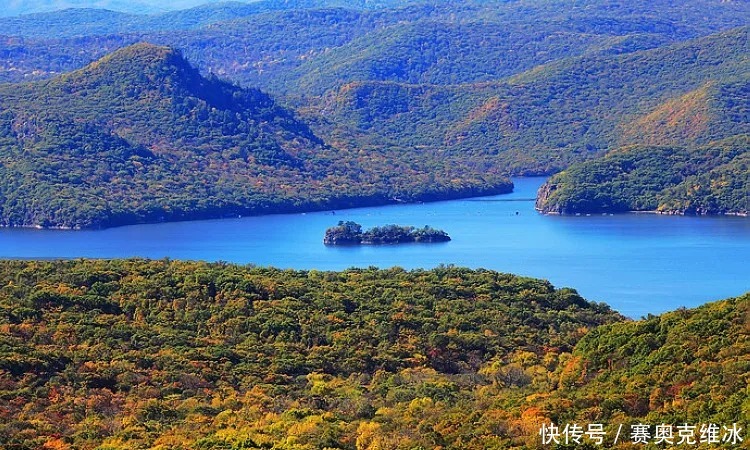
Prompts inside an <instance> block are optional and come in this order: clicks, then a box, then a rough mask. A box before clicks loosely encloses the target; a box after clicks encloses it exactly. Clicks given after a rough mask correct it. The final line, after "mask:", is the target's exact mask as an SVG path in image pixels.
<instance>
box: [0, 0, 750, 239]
mask: <svg viewBox="0 0 750 450" xmlns="http://www.w3.org/2000/svg"><path fill="white" fill-rule="evenodd" d="M341 6H342V2H336V1H325V0H320V1H316V0H309V1H304V0H299V1H295V2H287V1H272V0H269V1H262V2H257V3H252V4H242V3H226V4H217V5H209V6H203V7H198V8H194V9H190V10H185V11H179V12H170V13H165V14H162V15H158V16H135V15H127V14H122V13H115V12H111V11H101V10H68V11H62V12H56V13H50V14H40V15H31V16H24V17H20V18H7V19H0V29H2V30H4V32H5V33H6V34H8V36H7V37H4V38H2V39H0V79H1V80H5V81H13V82H19V81H31V80H44V79H48V78H50V77H58V78H57V80H58V81H56V82H50V83H52V84H49V85H46V84H43V83H42V84H35V85H33V86H36V87H34V88H28V87H24V88H22V89H20V91H24V89H32V90H35V92H36V94H35V95H36V96H37V97H38V98H44V97H45V96H46V95H47V94H48V91H49V88H48V86H53V85H56V84H55V83H61V82H62V81H61V80H69V79H70V76H69V75H63V76H61V77H60V74H61V73H65V72H69V71H71V70H77V69H80V68H81V67H83V66H85V65H86V64H90V63H91V62H92V61H94V60H96V59H98V58H102V57H105V56H106V55H107V54H109V53H111V52H113V51H116V50H117V49H119V48H122V47H126V46H128V45H132V44H134V43H136V42H141V41H148V42H152V43H154V44H155V45H159V46H169V47H171V48H175V49H177V50H179V52H180V54H181V55H184V57H185V58H187V59H188V60H190V61H191V62H193V63H195V64H196V67H197V69H198V70H199V71H200V72H201V73H202V76H203V77H207V78H206V79H207V80H212V79H214V77H215V76H219V77H221V78H225V79H228V80H230V81H231V82H234V83H237V84H239V85H241V86H247V87H253V89H256V88H258V89H261V90H262V91H263V92H265V93H268V95H270V96H272V97H273V99H274V100H271V99H270V97H268V101H269V102H273V103H274V105H276V103H278V104H281V105H284V108H282V109H284V110H285V111H287V112H286V113H285V114H287V115H288V116H289V117H294V120H295V121H297V122H296V125H294V128H295V130H301V129H302V127H304V128H305V129H306V130H307V131H306V133H308V134H307V136H308V138H307V139H308V140H309V142H318V143H319V144H316V145H320V146H321V147H320V148H321V149H325V150H318V151H313V150H311V149H308V153H305V152H302V156H299V157H298V156H297V155H296V154H295V155H292V156H294V157H295V158H296V159H295V161H296V162H295V164H297V165H296V166H290V167H293V169H291V170H295V171H297V170H302V169H304V170H305V171H307V172H305V173H306V175H303V176H302V178H300V180H304V181H300V183H301V184H299V185H298V186H300V189H301V186H303V185H304V184H305V183H309V182H310V180H311V179H313V178H314V177H322V178H323V179H327V178H326V177H330V176H331V173H333V172H336V173H338V174H339V175H341V176H343V177H344V179H346V180H347V181H346V182H345V185H346V186H347V187H351V190H348V191H347V196H346V198H347V199H349V200H347V201H345V202H340V201H339V200H333V198H332V197H330V196H328V195H327V194H326V195H322V194H321V195H322V197H325V198H326V199H327V200H314V201H312V200H311V198H312V197H310V198H307V197H305V196H303V197H305V199H304V200H300V198H301V197H298V196H296V195H297V194H298V193H300V192H302V191H301V190H300V189H291V191H293V192H295V194H289V195H292V197H294V198H295V199H296V200H294V201H293V202H292V203H294V202H298V203H295V204H296V205H297V206H295V208H300V209H304V208H308V207H311V205H317V207H320V208H322V207H325V206H323V205H334V204H341V205H345V204H352V205H355V204H361V203H358V202H371V203H372V202H374V203H378V202H384V201H387V200H388V199H389V198H399V199H406V200H408V199H431V198H446V197H453V196H459V195H465V194H475V193H477V192H496V191H497V190H498V189H503V187H502V186H505V183H506V181H504V178H503V175H539V174H553V173H557V172H560V171H563V170H565V169H567V168H569V167H570V168H580V169H576V170H580V171H582V172H581V173H586V172H587V171H588V170H593V168H594V167H595V165H588V163H586V161H589V160H596V161H603V160H598V159H597V158H600V157H602V156H604V155H607V154H610V153H611V154H614V155H622V154H624V153H623V152H620V151H619V150H618V149H619V148H620V147H626V148H640V149H646V150H639V151H636V152H633V153H627V154H628V155H631V156H633V157H635V155H650V154H652V153H653V152H654V151H656V150H648V149H655V148H657V147H669V148H673V149H675V151H678V150H676V149H680V150H679V152H680V154H682V155H685V157H686V158H688V159H690V158H692V157H693V156H695V155H698V154H700V152H701V149H704V148H706V146H713V147H712V148H716V147H717V146H718V147H719V148H723V146H724V145H725V144H726V143H727V142H734V143H737V142H744V141H743V140H742V139H743V136H745V135H748V133H750V130H748V122H749V120H748V116H747V98H748V95H747V80H748V75H749V74H750V60H749V59H748V56H747V43H748V42H749V41H750V39H749V38H748V31H749V30H750V27H748V26H747V23H748V18H750V6H749V5H748V3H747V2H731V1H730V2H724V1H718V0H698V1H695V2H690V3H689V4H675V3H674V2H669V1H665V0H655V1H645V0H636V1H633V2H628V3H617V4H615V3H610V2H603V1H595V0H581V1H579V2H575V3H574V4H568V3H566V4H565V5H564V6H565V7H563V5H562V3H560V2H541V1H532V0H528V1H518V2H507V1H499V0H498V1H484V2H480V1H467V2H460V3H456V2H447V1H434V2H429V3H418V2H396V1H394V2H377V3H373V2H357V3H354V4H352V3H347V5H346V6H347V7H345V8H344V7H341ZM118 54H119V55H120V57H121V58H122V57H124V56H123V54H122V53H118ZM126 54H127V52H126ZM105 61H106V59H105ZM122 65H123V66H125V65H127V64H126V63H123V64H122ZM135 66H136V67H137V66H138V64H137V63H135ZM196 76H197V75H196ZM133 80H136V78H133ZM133 80H131V81H128V83H130V82H135V81H133ZM141 81H142V80H141ZM138 82H140V81H138ZM206 82H208V81H206ZM122 83H123V80H118V79H117V77H113V78H111V79H109V80H108V81H107V84H108V85H118V84H122ZM99 87H100V86H99V85H97V86H96V87H92V89H94V90H96V89H98V88H99ZM4 89H6V90H7V92H16V91H19V88H17V87H6V88H4ZM233 89H234V88H233ZM62 92H63V91H59V93H58V94H55V95H58V96H59V98H61V99H63V98H66V95H65V94H62ZM253 92H256V91H253ZM179 95H183V93H179V94H175V96H179ZM191 95H192V96H196V95H197V93H195V92H193V93H192V94H191ZM254 95H255V94H254ZM257 95H261V94H260V93H258V94H257ZM262 95H266V94H262ZM99 97H100V96H98V95H91V96H89V97H88V98H89V99H90V100H91V101H94V100H96V99H98V98H99ZM188 97H190V95H188ZM264 98H265V97H264ZM14 99H16V97H15V96H13V95H9V96H8V98H7V99H4V101H3V104H4V105H5V106H4V108H5V109H7V110H14V109H15V110H19V108H20V110H23V109H24V108H27V107H26V106H25V104H24V106H23V107H19V106H18V105H15V104H14V102H15V100H14ZM56 101H57V100H56ZM61 101H62V100H61ZM65 101H68V100H65ZM179 101H182V100H179ZM22 104H23V103H22ZM87 106H89V105H87ZM152 106H153V104H150V105H142V104H138V105H134V106H133V108H132V111H133V112H138V113H139V114H141V113H143V111H142V110H141V108H144V107H146V108H151V107H152ZM274 107H277V106H274ZM94 109H96V108H94ZM106 116H107V113H106V112H105V113H103V117H106ZM160 117H165V119H164V120H166V121H167V123H172V122H173V121H175V120H177V118H176V117H178V116H170V117H167V116H164V115H163V116H160ZM65 120H69V119H65ZM73 122H76V120H73ZM201 126H203V127H205V130H206V131H205V136H211V135H212V133H211V132H209V131H208V129H209V128H210V127H211V125H210V124H201ZM141 131H142V130H138V132H137V133H136V134H134V135H133V136H139V137H142V136H151V137H152V138H153V139H154V140H158V139H157V136H156V134H148V133H146V134H143V133H141ZM113 132H114V134H115V135H117V136H119V137H123V138H124V139H126V140H128V142H131V140H132V139H131V138H130V137H128V136H126V135H125V134H124V133H123V132H122V130H114V131H113ZM181 132H182V131H181V129H180V128H176V129H174V130H173V133H174V134H173V135H172V136H171V137H169V138H168V139H171V140H173V141H175V142H176V141H179V139H181V137H180V133H181ZM157 134H158V133H157ZM214 134H215V133H214ZM162 137H163V136H162ZM231 142H234V143H233V144H231V145H239V144H237V143H236V142H238V141H231ZM243 142H244V141H243ZM140 144H141V145H144V146H145V147H147V148H150V147H152V146H153V145H154V142H151V141H148V142H141V143H140ZM217 145H218V147H222V146H221V144H217ZM243 145H244V144H243ZM275 145H277V146H278V147H279V148H285V145H286V144H284V143H283V142H281V140H279V141H277V142H276V144H275ZM731 145H732V146H735V144H731ZM632 146H635V147H632ZM222 148H223V147H222ZM254 148H256V151H260V150H257V149H260V148H264V149H265V144H263V145H259V146H255V147H254ZM733 148H734V147H733ZM243 151H246V150H243ZM269 151H270V153H268V152H269ZM275 152H276V150H273V149H271V150H268V149H265V150H263V151H262V152H261V153H263V154H272V155H276V156H278V155H277V154H276V153H275ZM282 153H283V152H282ZM657 153H658V152H657ZM313 154H315V155H327V156H326V158H322V159H321V158H320V157H317V156H316V157H310V155H313ZM279 155H280V154H279ZM691 155H693V156H691ZM276 156H274V157H273V158H276ZM631 156H629V158H630V157H631ZM737 156H738V155H737ZM273 158H272V159H273ZM281 160H284V158H281V159H278V160H277V159H274V161H281ZM647 160H648V158H647ZM712 161H713V160H712ZM739 161H743V160H742V159H741V158H740V160H739ZM715 162H717V164H718V163H720V164H718V165H717V166H715V167H714V166H711V167H708V166H705V165H702V166H701V165H696V167H704V168H706V169H707V170H714V169H716V170H728V172H722V173H724V175H726V176H729V173H737V174H738V176H739V177H740V178H742V174H743V172H742V171H743V169H742V167H744V166H742V165H740V166H736V167H735V166H731V167H729V168H727V167H725V166H724V164H727V163H729V161H725V160H724V159H722V158H719V159H716V160H715ZM577 164H582V165H580V166H578V165H577ZM592 164H597V163H592ZM731 164H734V163H731ZM269 167H275V166H274V165H273V164H271V165H270V166H269ZM334 167H335V169H334ZM720 167H721V168H720ZM365 168H366V170H365ZM332 171H333V172H332ZM270 174H271V176H272V178H279V179H285V177H286V176H287V175H288V174H287V173H285V172H283V171H279V170H277V169H274V170H273V171H271V172H270ZM363 174H364V175H363ZM386 174H387V175H386ZM699 175H701V176H710V175H706V174H703V173H699V172H681V175H680V177H681V178H679V179H675V180H673V182H670V183H668V184H666V185H664V186H663V188H664V189H671V188H673V187H675V186H676V185H679V184H680V183H682V182H683V181H686V180H689V179H690V180H691V178H690V177H692V176H699ZM309 177H313V178H309ZM363 177H364V178H363ZM328 179H330V178H328ZM571 179H573V178H571ZM352 180H356V181H352ZM560 180H562V179H560ZM611 181H612V179H606V180H602V183H604V182H611ZM641 182H650V181H648V180H643V179H641V180H639V181H638V183H641ZM282 184H284V185H286V186H288V185H289V183H282ZM311 185H312V186H317V185H316V184H315V183H312V184H311ZM729 185H730V186H736V184H735V183H730V184H729ZM332 186H333V185H332V184H329V185H328V186H327V187H325V188H321V189H322V191H321V192H326V193H328V192H329V190H330V189H333V187H332ZM660 186H661V185H660ZM599 189H605V187H604V184H601V185H597V186H591V189H589V190H587V191H586V192H592V193H593V194H592V195H601V193H600V191H599ZM654 189H655V187H654ZM282 190H283V189H282ZM313 190H314V189H313ZM333 190H336V189H333ZM339 191H340V190H339ZM569 191H570V190H565V189H562V190H559V191H558V194H556V195H561V194H562V193H563V192H569ZM573 191H575V192H578V193H580V192H582V191H581V190H578V189H574V190H573ZM274 192H275V193H274ZM267 194H268V195H269V199H273V200H269V201H271V203H274V204H275V205H277V206H274V207H273V208H271V207H268V208H270V209H272V210H276V209H277V207H278V208H280V210H286V209H287V208H289V207H291V206H289V205H290V204H287V203H285V202H286V200H284V201H282V200H280V198H286V197H284V196H286V195H287V194H288V193H287V192H285V193H284V194H283V195H281V197H280V196H279V195H280V190H279V189H276V190H275V191H273V190H271V191H268V192H267ZM305 195H306V194H305ZM316 195H317V194H316ZM691 195H693V194H691ZM742 195H743V193H742V192H740V193H737V194H734V195H733V196H732V198H731V199H730V198H728V197H727V198H725V200H723V201H721V202H719V203H716V202H713V203H711V202H708V203H711V204H712V205H715V206H712V207H704V206H695V207H693V206H688V203H687V202H685V201H680V202H676V203H675V202H671V201H670V202H666V200H665V202H666V203H663V204H662V203H659V202H656V203H655V202H654V201H648V202H645V203H643V205H641V206H637V205H634V204H631V205H629V206H627V208H626V206H625V205H624V204H619V203H618V205H619V206H618V207H617V208H605V209H606V210H607V211H609V210H611V209H612V210H617V211H619V210H625V209H643V208H647V209H650V208H651V207H654V208H658V209H663V210H665V211H666V210H669V211H671V212H691V211H692V212H704V211H705V212H717V213H720V212H737V213H741V212H742V211H741V210H739V209H737V208H736V207H735V206H731V207H730V206H729V205H737V204H739V202H741V201H738V200H737V198H741V197H742ZM198 197H199V196H198V194H196V197H195V199H197V198H198ZM334 197H335V196H334ZM669 197H670V198H672V194H670V195H669ZM725 197H726V196H725ZM554 198H555V197H554V196H552V197H545V200H543V202H542V203H540V209H542V210H545V211H557V212H592V211H595V210H596V211H598V209H596V208H593V206H592V208H593V209H592V210H589V209H588V207H585V208H583V209H580V210H579V209H575V208H574V209H570V208H568V207H567V206H559V205H560V204H557V203H556V204H555V205H554V206H553V205H552V204H551V203H549V204H548V203H546V202H547V200H549V199H554ZM357 199H358V200H357ZM364 199H369V200H364ZM665 199H666V197H665ZM652 200H653V199H652ZM703 200H705V199H703ZM703 200H701V201H699V202H698V203H701V204H703V205H707V204H708V203H707V202H706V201H703ZM241 202H242V203H243V204H247V202H246V199H245V198H244V197H243V199H242V201H241ZM278 202H281V203H278ZM595 203H596V202H578V203H577V204H578V205H579V206H580V205H594V204H595ZM120 204H123V203H122V202H120ZM282 204H284V205H287V206H284V207H281V206H279V205H282ZM564 204H565V205H567V204H568V203H564ZM690 204H691V205H697V203H694V202H693V203H690ZM639 205H640V204H639ZM634 206H637V207H634ZM16 207H17V208H21V207H20V206H16ZM211 208H213V207H208V209H206V208H203V210H211ZM21 209H23V208H21ZM183 209H184V208H183ZM188 209H190V208H188ZM235 209H236V208H235ZM235 209H233V208H229V210H231V211H234V210H235ZM240 209H242V208H240ZM229 210H225V209H223V208H218V209H216V210H215V211H214V214H216V213H217V211H222V213H227V211H229ZM245 211H246V212H250V211H255V210H254V209H252V208H250V209H246V210H245ZM183 216H184V217H190V216H191V214H183ZM155 217H159V218H163V219H164V220H169V217H175V218H177V217H181V216H180V215H174V216H172V215H169V214H168V215H164V214H162V213H159V214H157V215H154V216H152V215H148V214H146V215H138V216H137V218H132V219H129V220H138V221H142V220H154V218H155ZM37 222H38V221H34V220H30V219H29V218H28V217H26V218H25V219H24V220H21V221H20V222H19V221H18V220H15V219H14V220H13V221H8V220H6V223H8V224H10V223H14V224H15V223H23V224H32V223H33V224H37ZM84 222H85V221H84ZM115 222H118V221H115ZM45 223H46V222H45ZM52 223H56V222H55V221H52ZM94 223H96V224H98V225H94ZM104 223H106V221H102V220H98V221H94V222H92V223H90V224H88V225H93V226H102V225H103V224H104ZM88 225H86V226H88Z"/></svg>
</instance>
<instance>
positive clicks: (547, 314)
mask: <svg viewBox="0 0 750 450" xmlns="http://www.w3.org/2000/svg"><path fill="white" fill-rule="evenodd" d="M0 286H2V288H0V331H1V332H0V417H2V420H0V447H2V448H9V449H10V448H12V449H17V450H27V449H28V450H31V449H39V448H57V449H73V448H76V449H77V448H85V449H89V448H90V449H94V448H99V449H123V450H124V449H132V448H169V449H175V450H180V449H185V450H186V449H209V450H214V449H215V450H219V449H227V448H238V449H255V448H283V449H295V450H316V449H322V448H335V449H343V450H355V449H357V450H360V449H369V450H376V449H390V448H444V449H456V450H457V449H468V450H479V449H488V448H498V449H500V448H502V449H512V448H519V449H520V448H541V447H542V445H541V441H540V437H539V428H540V426H541V424H543V423H544V424H549V423H550V422H555V423H557V424H558V425H560V426H564V425H565V424H566V423H584V424H585V423H603V424H605V426H606V431H607V432H608V433H609V437H608V438H607V442H610V443H611V441H612V440H613V439H614V435H615V433H616V431H617V427H618V426H619V425H622V426H623V427H624V429H625V430H630V424H636V423H647V424H652V425H653V424H662V423H665V424H673V425H675V426H676V425H682V424H684V423H688V424H703V423H706V424H708V423H716V424H720V425H729V426H731V424H732V423H737V424H738V425H739V426H740V427H742V428H743V429H744V430H746V429H747V425H748V424H747V417H748V409H747V408H748V405H747V392H746V390H747V382H748V379H747V377H748V373H750V366H748V364H750V362H748V360H747V355H748V352H749V351H750V348H748V345H750V336H748V328H747V318H748V314H749V313H750V310H748V307H749V306H750V296H748V295H745V296H743V297H740V298H737V299H730V300H725V301H721V302H716V303H712V304H709V305H706V306H703V307H700V308H697V309H695V310H680V311H676V312H673V313H668V314H664V315H663V316H660V317H649V318H647V319H644V320H641V321H637V322H632V321H628V320H625V319H624V318H623V317H621V316H619V315H618V314H616V313H615V312H613V311H611V310H610V309H609V308H608V307H606V306H605V305H602V304H595V303H590V302H587V301H586V300H584V299H582V298H581V297H580V296H578V295H577V294H576V293H575V291H573V290H571V289H555V288H553V287H552V286H551V285H550V284H549V283H548V282H545V281H542V280H536V279H531V278H525V277H517V276H513V275H507V274H500V273H496V272H492V271H487V270H469V269H462V268H455V267H438V268H436V269H433V270H416V271H411V272H407V271H404V270H402V269H398V268H393V269H388V270H377V269H350V270H347V271H344V272H320V271H303V272H299V271H289V270H286V271H284V270H277V269H267V268H251V267H239V266H235V265H229V264H207V263H193V262H174V261H144V260H125V261H83V260H81V261H65V262H53V261H46V262H34V261H3V262H0ZM697 436H698V435H697V431H696V439H697ZM743 436H746V434H743ZM625 442H626V443H625V444H624V446H622V447H621V448H631V447H629V445H630V444H628V443H627V442H628V439H625ZM592 448H593V446H592ZM707 448H708V447H707Z"/></svg>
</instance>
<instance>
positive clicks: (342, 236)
mask: <svg viewBox="0 0 750 450" xmlns="http://www.w3.org/2000/svg"><path fill="white" fill-rule="evenodd" d="M450 240H451V238H450V236H448V233H446V232H445V231H443V230H436V229H434V228H432V227H429V226H425V227H424V228H415V227H403V226H399V225H385V226H382V227H374V228H370V229H369V230H367V231H362V225H360V224H358V223H356V222H352V221H347V222H344V221H339V224H338V225H337V226H335V227H331V228H329V229H327V230H326V235H325V237H324V238H323V243H324V244H325V245H379V244H406V243H410V242H424V243H433V242H448V241H450Z"/></svg>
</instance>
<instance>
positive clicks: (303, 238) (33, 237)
mask: <svg viewBox="0 0 750 450" xmlns="http://www.w3.org/2000/svg"><path fill="white" fill-rule="evenodd" d="M514 182H515V184H516V189H515V192H514V193H512V194H508V195H499V196H493V197H483V198H474V199H465V200H455V201H446V202H437V203H426V204H412V205H393V206H383V207H373V208H360V209H352V210H345V211H335V213H334V212H331V211H329V212H321V213H307V214H287V215H274V216H262V217H247V218H237V219H222V220H208V221H196V222H179V223H165V224H154V225H136V226H128V227H121V228H113V229H108V230H95V231H59V230H31V229H2V230H0V258H74V257H90V258H123V257H135V256H138V257H148V258H164V257H169V258H173V259H200V260H208V261H219V260H221V261H230V262H236V263H243V264H244V263H252V264H255V265H264V266H266V265H271V266H276V267H282V268H294V269H313V268H314V269H321V270H341V269H345V268H348V267H367V266H378V267H392V266H401V267H404V268H431V267H435V266H437V265H439V264H455V265H459V266H467V267H472V268H478V267H484V268H488V269H494V270H498V271H502V272H511V273H516V274H521V275H528V276H533V277H539V278H545V279H548V280H550V281H552V282H553V283H554V284H555V285H556V286H558V287H563V286H568V287H573V288H575V289H577V290H578V292H579V293H581V295H583V296H584V297H586V298H587V299H589V300H594V301H601V302H606V303H608V304H609V305H611V306H612V307H614V308H615V309H617V310H618V311H620V312H622V313H623V314H625V315H628V316H630V317H634V318H638V317H640V316H644V315H646V314H649V313H652V314H658V313H661V312H664V311H669V310H673V309H676V308H678V307H680V306H686V307H693V306H697V305H699V304H702V303H705V302H707V301H710V300H718V299H722V298H726V297H731V296H736V295H740V294H743V293H745V292H747V291H750V220H749V219H746V218H733V217H682V216H662V215H656V214H625V215H616V216H591V217H586V216H581V217H561V216H542V215H540V214H538V213H537V212H536V211H535V210H534V196H535V195H536V190H537V189H538V187H539V186H540V185H541V184H542V183H543V182H544V178H520V179H514ZM339 220H353V221H356V222H358V223H360V224H362V225H363V227H364V228H369V227H371V226H376V225H385V224H391V223H395V224H399V225H414V226H423V225H430V226H433V227H435V228H440V229H443V230H445V231H447V232H448V234H450V235H451V237H452V238H453V240H452V241H451V242H448V243H443V244H407V245H398V246H378V247H372V246H361V247H326V246H324V245H323V243H322V241H323V235H324V233H325V230H326V228H328V227H330V226H333V225H336V224H337V223H338V221H339Z"/></svg>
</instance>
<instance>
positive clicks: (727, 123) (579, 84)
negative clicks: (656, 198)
mask: <svg viewBox="0 0 750 450" xmlns="http://www.w3.org/2000/svg"><path fill="white" fill-rule="evenodd" d="M749 30H750V29H749V28H747V27H743V28H737V29H733V30H729V31H726V32H722V33H718V34H715V35H711V36H707V37H703V38H699V39H695V40H690V41H687V42H680V43H677V44H673V45H669V46H666V47H660V48H655V49H651V50H643V51H637V52H630V53H625V54H617V55H602V54H592V55H585V56H581V57H577V58H567V59H563V60H561V61H557V62H554V63H550V64H546V65H542V66H539V67H535V68H534V69H531V70H528V71H526V72H524V73H521V74H518V75H515V76H513V77H511V78H509V79H506V80H503V81H498V82H487V83H468V84H466V83H465V84H458V85H434V84H408V83H400V82H382V81H363V82H351V83H348V84H345V85H343V86H342V87H340V88H338V89H333V90H332V91H330V92H329V93H328V94H326V95H324V96H323V97H321V98H320V99H319V100H311V101H312V102H313V103H315V104H317V105H318V106H317V107H318V108H321V109H326V110H327V111H332V112H333V113H332V114H329V115H327V116H326V117H325V120H323V121H322V122H321V123H320V124H319V125H318V130H319V132H320V133H321V134H322V135H333V136H337V137H338V136H345V137H348V138H349V139H351V141H352V142H355V143H359V145H365V144H364V143H369V144H370V145H384V146H396V145H404V146H415V147H416V146H430V147H439V148H447V149H449V151H451V152H453V153H455V154H461V155H464V156H465V157H470V156H471V157H474V158H484V159H485V160H486V161H488V164H491V165H499V166H501V167H505V168H507V169H508V170H509V171H510V172H511V173H516V174H530V173H531V174H539V173H544V174H546V173H552V172H557V171H560V170H562V169H565V168H566V167H568V166H569V165H570V164H571V163H574V162H579V161H582V160H586V159H590V158H593V157H596V156H600V155H602V154H604V153H605V152H607V151H609V150H611V149H614V148H617V147H619V146H621V145H623V144H651V145H655V144H656V145H672V144H677V145H683V146H697V145H705V144H707V143H709V142H711V141H716V140H721V139H725V138H728V137H731V136H735V135H739V134H744V133H747V132H748V129H747V127H748V120H747V117H746V113H745V112H743V111H745V109H744V108H746V105H747V80H748V76H749V75H748V74H750V62H749V61H748V58H747V42H748V31H749ZM353 145H356V144H353Z"/></svg>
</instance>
